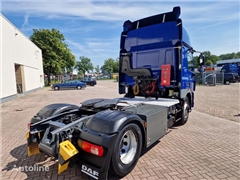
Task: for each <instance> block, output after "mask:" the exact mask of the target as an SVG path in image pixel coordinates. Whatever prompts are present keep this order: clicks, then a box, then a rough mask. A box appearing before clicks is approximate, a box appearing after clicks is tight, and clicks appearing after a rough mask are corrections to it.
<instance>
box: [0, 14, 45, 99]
mask: <svg viewBox="0 0 240 180" xmlns="http://www.w3.org/2000/svg"><path fill="white" fill-rule="evenodd" d="M43 86H44V74H43V64H42V51H41V49H39V48H38V47H37V46H36V45H35V44H34V43H33V42H32V41H31V40H29V38H28V37H27V36H25V35H24V34H23V33H22V32H21V31H20V30H18V29H17V28H16V27H15V26H14V25H13V24H12V23H11V22H9V21H8V20H7V19H6V18H5V17H4V16H3V15H2V14H0V103H3V102H6V101H9V100H11V99H13V98H16V97H18V94H26V93H29V92H32V91H35V90H37V89H39V88H42V87H43Z"/></svg>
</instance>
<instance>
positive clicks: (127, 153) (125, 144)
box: [119, 130, 137, 164]
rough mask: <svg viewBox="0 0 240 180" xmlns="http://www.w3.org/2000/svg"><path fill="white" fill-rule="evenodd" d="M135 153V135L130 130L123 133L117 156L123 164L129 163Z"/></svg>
mask: <svg viewBox="0 0 240 180" xmlns="http://www.w3.org/2000/svg"><path fill="white" fill-rule="evenodd" d="M136 152H137V140H136V135H135V134H134V132H133V131H132V130H129V131H127V132H125V134H124V135H123V137H122V139H121V145H120V151H119V156H120V160H121V162H122V163H123V164H128V163H130V162H131V161H132V160H133V158H134V156H135V154H136Z"/></svg>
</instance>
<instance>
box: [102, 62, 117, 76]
mask: <svg viewBox="0 0 240 180" xmlns="http://www.w3.org/2000/svg"><path fill="white" fill-rule="evenodd" d="M118 62H119V60H118V59H116V60H114V59H112V58H109V59H106V60H105V61H104V64H103V66H102V67H101V70H102V72H103V73H108V74H110V73H118V67H119V65H118Z"/></svg>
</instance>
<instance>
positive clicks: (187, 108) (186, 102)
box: [176, 97, 190, 126]
mask: <svg viewBox="0 0 240 180" xmlns="http://www.w3.org/2000/svg"><path fill="white" fill-rule="evenodd" d="M189 112H190V105H189V99H188V98H187V97H185V98H184V99H183V105H182V111H181V119H180V120H179V121H177V122H176V125H177V126H181V125H184V124H186V122H187V121H188V117H189Z"/></svg>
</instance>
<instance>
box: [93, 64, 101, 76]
mask: <svg viewBox="0 0 240 180" xmlns="http://www.w3.org/2000/svg"><path fill="white" fill-rule="evenodd" d="M94 69H95V72H96V73H97V74H100V71H101V70H100V67H99V65H97V66H96V67H95V68H94Z"/></svg>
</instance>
